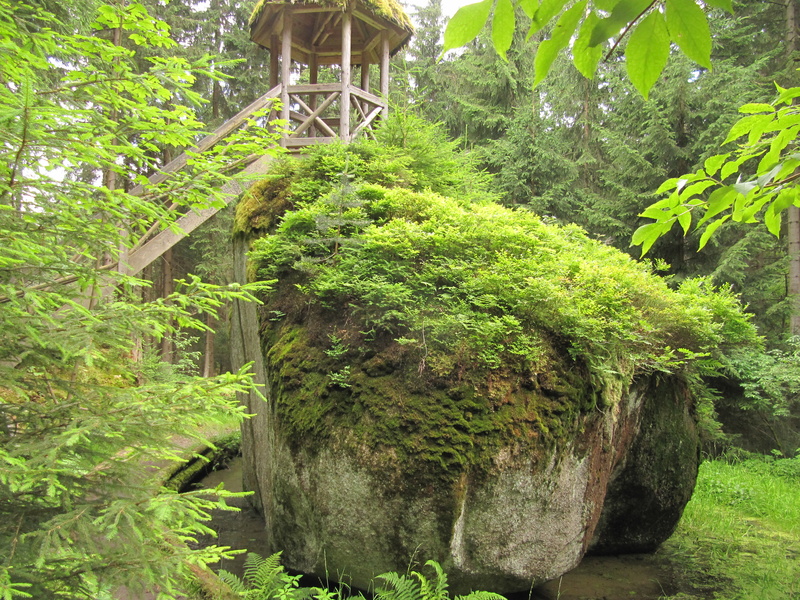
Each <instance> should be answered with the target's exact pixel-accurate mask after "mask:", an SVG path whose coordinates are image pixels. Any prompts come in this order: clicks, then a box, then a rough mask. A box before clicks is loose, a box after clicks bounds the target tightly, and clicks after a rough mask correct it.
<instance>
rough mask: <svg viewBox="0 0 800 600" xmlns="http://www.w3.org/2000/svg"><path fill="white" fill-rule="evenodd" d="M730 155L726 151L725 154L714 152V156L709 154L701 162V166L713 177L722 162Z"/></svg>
mask: <svg viewBox="0 0 800 600" xmlns="http://www.w3.org/2000/svg"><path fill="white" fill-rule="evenodd" d="M730 155H731V154H730V152H728V153H727V154H716V155H714V156H709V157H708V158H707V159H706V161H705V162H704V163H703V168H704V169H705V170H706V173H708V176H709V177H713V176H714V175H715V174H716V173H717V171H719V168H720V167H721V166H722V165H723V163H724V162H725V161H726V160H728V157H729V156H730Z"/></svg>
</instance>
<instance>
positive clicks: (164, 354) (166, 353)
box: [161, 248, 175, 363]
mask: <svg viewBox="0 0 800 600" xmlns="http://www.w3.org/2000/svg"><path fill="white" fill-rule="evenodd" d="M161 284H162V285H161V297H162V298H166V297H167V296H169V295H170V294H171V293H172V292H173V291H174V289H175V281H174V279H173V277H172V248H170V249H169V250H167V251H166V252H165V253H164V262H163V266H162V271H161ZM174 354H175V353H174V347H173V343H172V336H171V335H165V336H164V337H163V338H161V360H163V361H164V362H168V363H171V362H173V361H174V360H175V356H174Z"/></svg>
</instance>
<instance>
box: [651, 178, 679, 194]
mask: <svg viewBox="0 0 800 600" xmlns="http://www.w3.org/2000/svg"><path fill="white" fill-rule="evenodd" d="M678 181H680V180H679V179H678V178H677V177H673V178H671V179H667V180H666V181H665V182H664V183H662V184H661V185H660V186H659V188H658V189H657V190H656V194H663V193H664V192H666V191H667V190H671V189H673V188H675V187H677V186H678Z"/></svg>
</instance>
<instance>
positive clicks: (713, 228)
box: [697, 215, 731, 252]
mask: <svg viewBox="0 0 800 600" xmlns="http://www.w3.org/2000/svg"><path fill="white" fill-rule="evenodd" d="M730 218H731V216H730V215H725V216H724V217H722V218H721V219H717V220H716V221H714V222H713V223H711V225H709V226H708V227H706V230H705V231H704V232H703V235H701V236H700V244H699V246H698V248H697V251H698V252H700V250H702V249H703V248H705V246H706V244H707V243H708V240H709V239H711V236H712V235H714V232H715V231H716V230H717V229H719V227H720V225H722V224H723V223H724V222H725V221H727V220H728V219H730Z"/></svg>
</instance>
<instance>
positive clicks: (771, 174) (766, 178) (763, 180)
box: [756, 165, 782, 189]
mask: <svg viewBox="0 0 800 600" xmlns="http://www.w3.org/2000/svg"><path fill="white" fill-rule="evenodd" d="M781 168H782V165H775V166H774V167H772V169H770V170H769V171H767V172H766V173H764V174H763V175H759V177H758V179H756V185H757V186H758V187H760V188H762V189H763V188H764V187H766V186H768V185H769V184H771V183H772V181H773V180H774V179H775V176H776V175H777V174H778V173H780V171H781Z"/></svg>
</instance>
